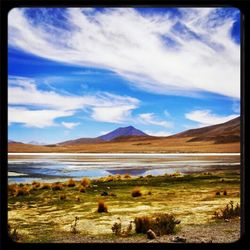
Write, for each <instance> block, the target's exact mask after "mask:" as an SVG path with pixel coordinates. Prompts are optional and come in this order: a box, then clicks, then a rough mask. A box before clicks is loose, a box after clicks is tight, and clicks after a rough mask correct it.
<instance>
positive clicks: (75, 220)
mask: <svg viewBox="0 0 250 250" xmlns="http://www.w3.org/2000/svg"><path fill="white" fill-rule="evenodd" d="M78 220H79V217H77V216H76V217H75V219H74V221H73V223H72V225H71V226H70V232H71V233H73V234H77V233H79V231H78V230H77V222H78Z"/></svg>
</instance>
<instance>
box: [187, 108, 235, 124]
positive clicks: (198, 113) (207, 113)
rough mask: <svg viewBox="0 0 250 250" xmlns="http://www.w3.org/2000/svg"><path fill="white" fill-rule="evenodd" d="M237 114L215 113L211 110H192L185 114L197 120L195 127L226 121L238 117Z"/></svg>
mask: <svg viewBox="0 0 250 250" xmlns="http://www.w3.org/2000/svg"><path fill="white" fill-rule="evenodd" d="M238 116H239V115H236V114H232V115H226V116H223V115H217V114H213V113H212V111H211V110H194V111H191V112H189V113H186V114H185V117H186V119H188V120H191V121H194V122H197V123H198V125H197V127H204V126H209V125H214V124H219V123H224V122H227V121H229V120H231V119H234V118H236V117H238Z"/></svg>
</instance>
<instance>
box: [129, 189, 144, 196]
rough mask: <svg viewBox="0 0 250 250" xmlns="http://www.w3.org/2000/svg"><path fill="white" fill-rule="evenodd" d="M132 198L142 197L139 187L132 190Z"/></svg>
mask: <svg viewBox="0 0 250 250" xmlns="http://www.w3.org/2000/svg"><path fill="white" fill-rule="evenodd" d="M131 195H132V197H139V196H142V192H141V190H140V188H139V187H136V188H134V190H133V191H132V193H131Z"/></svg>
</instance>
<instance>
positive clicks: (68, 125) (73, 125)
mask: <svg viewBox="0 0 250 250" xmlns="http://www.w3.org/2000/svg"><path fill="white" fill-rule="evenodd" d="M79 124H80V123H79V122H62V125H63V126H64V127H65V128H68V129H72V128H74V127H76V126H78V125H79Z"/></svg>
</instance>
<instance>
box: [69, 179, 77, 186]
mask: <svg viewBox="0 0 250 250" xmlns="http://www.w3.org/2000/svg"><path fill="white" fill-rule="evenodd" d="M75 185H76V182H75V181H74V180H73V179H72V178H71V179H69V180H68V187H74V186H75Z"/></svg>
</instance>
